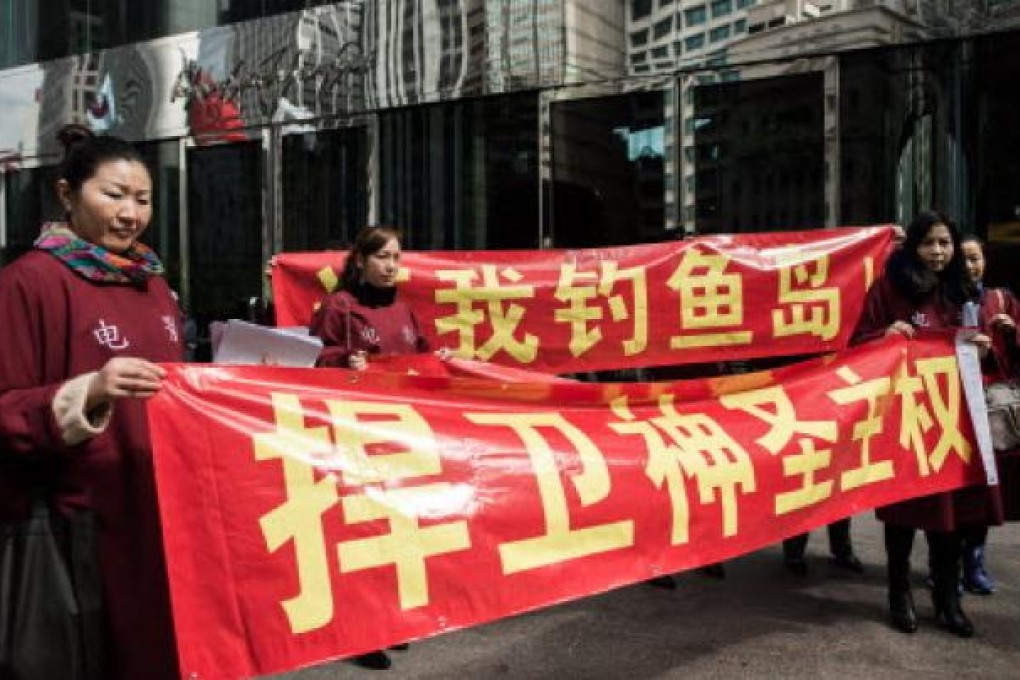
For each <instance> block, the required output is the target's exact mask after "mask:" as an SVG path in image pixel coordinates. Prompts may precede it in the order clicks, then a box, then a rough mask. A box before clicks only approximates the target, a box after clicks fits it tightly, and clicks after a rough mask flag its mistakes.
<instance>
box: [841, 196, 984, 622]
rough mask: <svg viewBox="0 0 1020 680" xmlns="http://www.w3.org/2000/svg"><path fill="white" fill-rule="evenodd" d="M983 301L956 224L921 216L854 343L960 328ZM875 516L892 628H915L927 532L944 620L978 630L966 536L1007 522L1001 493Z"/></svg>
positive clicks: (938, 499)
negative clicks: (963, 595)
mask: <svg viewBox="0 0 1020 680" xmlns="http://www.w3.org/2000/svg"><path fill="white" fill-rule="evenodd" d="M977 298H978V291H977V287H976V286H975V285H974V282H973V281H972V280H971V279H970V277H969V276H968V275H967V272H966V270H965V267H964V261H963V251H962V248H961V240H960V233H959V231H958V230H957V228H956V225H955V224H954V223H953V222H952V220H950V219H948V218H947V217H945V216H944V215H940V214H938V213H934V212H930V213H923V214H921V215H919V216H918V217H917V218H916V219H915V220H914V221H913V223H911V225H910V227H909V228H908V229H907V235H906V239H905V241H904V243H903V245H902V247H901V248H899V249H898V250H897V251H896V252H895V253H893V255H892V256H891V257H890V258H889V262H888V264H887V265H886V270H885V274H884V276H883V277H882V278H880V279H879V280H878V281H877V282H876V283H875V285H874V286H872V288H871V290H869V291H868V296H867V299H866V300H865V307H864V312H863V314H862V316H861V320H860V322H859V323H858V327H857V329H856V331H855V333H854V341H855V342H861V341H864V340H867V339H870V338H873V337H877V336H881V335H889V334H893V333H899V334H901V335H904V336H906V337H908V338H909V337H913V336H914V334H915V332H916V331H918V330H929V331H931V330H936V331H937V330H945V331H950V330H952V329H954V328H959V327H961V326H962V325H963V324H964V319H963V310H964V307H965V306H967V305H975V304H976V301H977ZM973 342H975V344H977V345H978V347H979V351H981V352H982V354H987V353H988V351H989V348H990V345H991V339H990V338H989V336H988V335H986V334H984V333H977V334H976V335H975V336H974V338H973ZM877 514H878V518H879V519H880V520H882V521H883V522H884V523H885V547H886V557H887V560H888V564H887V567H888V579H889V584H888V585H889V613H890V618H891V620H892V624H893V626H894V627H895V628H897V629H898V630H901V631H903V632H906V633H913V632H914V631H916V630H917V613H916V611H915V609H914V600H913V596H912V595H911V591H910V552H911V549H912V547H913V542H914V534H915V532H916V530H917V529H922V530H924V531H925V533H926V534H927V537H928V544H929V548H930V550H931V564H932V567H933V577H934V589H933V597H934V604H935V613H936V616H937V618H938V621H939V623H940V624H941V625H942V626H943V627H944V628H946V629H947V630H949V631H950V632H952V633H954V634H956V635H959V636H960V637H970V636H971V635H973V634H974V627H973V625H972V624H971V622H970V620H969V619H968V618H967V616H966V615H965V614H964V612H963V610H962V609H961V608H960V595H959V591H958V587H959V583H960V563H961V556H962V550H963V533H964V532H965V531H967V530H969V529H972V528H974V527H987V526H989V525H991V524H1000V523H1001V522H1002V504H1001V500H1000V498H999V496H998V494H997V493H995V492H994V491H991V490H989V488H988V487H985V486H974V487H968V488H965V489H959V490H956V491H952V492H945V493H937V494H932V495H930V496H924V497H922V498H915V499H912V500H908V501H903V502H901V503H896V504H894V505H888V506H885V507H882V508H879V509H878V512H877Z"/></svg>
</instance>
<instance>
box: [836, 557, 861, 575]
mask: <svg viewBox="0 0 1020 680" xmlns="http://www.w3.org/2000/svg"><path fill="white" fill-rule="evenodd" d="M830 561H831V563H832V564H833V565H835V566H837V567H839V568H840V569H846V570H847V571H855V572H857V573H858V574H863V573H864V563H863V562H861V560H860V558H859V557H857V555H854V554H853V553H852V552H849V553H845V554H842V555H833V556H832V559H831V560H830Z"/></svg>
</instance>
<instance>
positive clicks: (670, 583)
mask: <svg viewBox="0 0 1020 680" xmlns="http://www.w3.org/2000/svg"><path fill="white" fill-rule="evenodd" d="M645 584H646V585H649V586H652V587H654V588H662V589H663V590H676V579H674V578H673V577H672V576H670V575H669V574H665V575H663V576H656V577H655V578H650V579H648V580H647V581H645Z"/></svg>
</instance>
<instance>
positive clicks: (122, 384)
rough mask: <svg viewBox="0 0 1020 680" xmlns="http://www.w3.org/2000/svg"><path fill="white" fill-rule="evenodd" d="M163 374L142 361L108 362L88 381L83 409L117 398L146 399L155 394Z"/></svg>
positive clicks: (153, 365) (114, 360)
mask: <svg viewBox="0 0 1020 680" xmlns="http://www.w3.org/2000/svg"><path fill="white" fill-rule="evenodd" d="M164 377H166V371H164V370H163V368H162V367H161V366H159V365H157V364H154V363H152V362H151V361H146V360H145V359H136V358H133V357H116V358H114V359H110V360H109V361H107V362H106V364H105V365H104V366H103V367H102V368H101V369H99V371H97V372H96V374H95V376H93V378H92V381H91V382H89V388H88V393H87V395H86V397H85V410H86V411H91V410H92V409H94V408H96V407H97V406H99V405H100V404H103V403H105V402H108V401H112V400H114V399H119V398H125V397H127V398H132V399H146V398H148V397H151V396H152V395H154V394H156V392H159V390H160V388H161V387H162V386H163V378H164Z"/></svg>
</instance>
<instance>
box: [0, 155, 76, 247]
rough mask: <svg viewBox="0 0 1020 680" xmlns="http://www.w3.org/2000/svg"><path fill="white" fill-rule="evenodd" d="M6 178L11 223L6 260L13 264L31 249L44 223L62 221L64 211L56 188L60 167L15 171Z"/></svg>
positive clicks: (8, 224) (7, 215)
mask: <svg viewBox="0 0 1020 680" xmlns="http://www.w3.org/2000/svg"><path fill="white" fill-rule="evenodd" d="M2 177H3V181H4V193H5V195H6V206H5V207H4V209H5V210H6V220H7V240H6V242H5V243H4V244H3V246H4V257H3V260H2V261H9V260H11V259H13V258H14V257H15V256H16V255H19V254H21V253H22V252H24V251H26V250H28V249H29V248H31V247H32V243H33V242H34V241H35V239H36V237H37V236H39V228H40V227H41V226H42V224H43V223H44V222H48V221H50V220H58V219H61V215H62V213H63V210H62V209H61V207H60V202H59V201H58V200H57V196H56V193H55V189H54V182H56V179H57V168H56V166H43V167H38V168H23V169H20V170H12V171H10V172H7V173H5V174H4V175H2ZM2 261H0V262H2Z"/></svg>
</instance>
